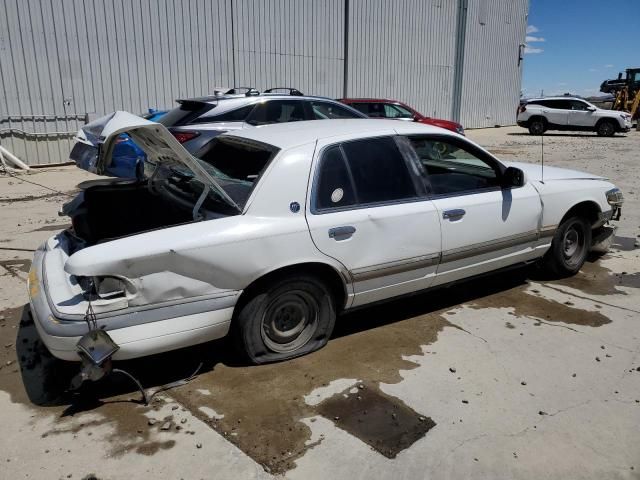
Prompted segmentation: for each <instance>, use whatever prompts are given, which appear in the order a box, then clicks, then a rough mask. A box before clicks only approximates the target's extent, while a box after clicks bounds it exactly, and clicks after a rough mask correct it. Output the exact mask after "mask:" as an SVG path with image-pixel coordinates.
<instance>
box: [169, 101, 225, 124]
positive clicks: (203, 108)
mask: <svg viewBox="0 0 640 480" xmlns="http://www.w3.org/2000/svg"><path fill="white" fill-rule="evenodd" d="M213 107H215V104H212V103H206V102H189V101H184V102H182V103H181V104H180V106H179V107H177V108H174V109H173V110H169V111H168V112H167V113H166V114H165V115H163V116H162V117H161V118H160V119H159V120H158V123H161V124H162V125H164V126H165V127H177V126H179V125H186V124H187V123H189V122H190V121H191V120H193V119H195V118H198V117H199V116H200V115H203V114H205V113H207V112H208V111H209V110H211V109H212V108H213Z"/></svg>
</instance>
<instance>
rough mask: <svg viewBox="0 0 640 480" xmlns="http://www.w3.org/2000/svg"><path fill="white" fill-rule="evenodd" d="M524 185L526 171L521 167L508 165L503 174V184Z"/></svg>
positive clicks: (509, 185)
mask: <svg viewBox="0 0 640 480" xmlns="http://www.w3.org/2000/svg"><path fill="white" fill-rule="evenodd" d="M523 185H524V172H523V171H522V170H520V169H519V168H515V167H508V168H507V169H506V170H505V171H504V173H503V174H502V186H503V187H505V188H508V187H522V186H523Z"/></svg>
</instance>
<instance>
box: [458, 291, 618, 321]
mask: <svg viewBox="0 0 640 480" xmlns="http://www.w3.org/2000/svg"><path fill="white" fill-rule="evenodd" d="M469 306H470V307H471V308H476V309H482V308H512V309H513V313H514V315H516V316H518V317H531V318H537V319H540V320H544V321H546V322H559V323H566V324H573V325H584V326H589V327H600V326H602V325H606V324H607V323H611V320H610V319H609V318H608V317H606V316H604V315H603V314H602V313H601V312H594V311H589V310H581V309H579V308H573V307H571V306H569V305H566V304H564V303H560V302H556V301H555V300H551V299H548V298H544V297H542V296H541V295H540V294H539V293H527V292H526V287H517V288H514V289H511V290H506V291H503V292H499V293H496V294H494V295H491V296H489V297H484V298H482V299H478V300H476V301H474V302H472V303H471V304H470V305H469Z"/></svg>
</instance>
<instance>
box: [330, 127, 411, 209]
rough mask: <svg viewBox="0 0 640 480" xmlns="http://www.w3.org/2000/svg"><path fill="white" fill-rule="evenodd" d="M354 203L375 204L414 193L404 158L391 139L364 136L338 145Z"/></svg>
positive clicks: (404, 197) (408, 196) (407, 196)
mask: <svg viewBox="0 0 640 480" xmlns="http://www.w3.org/2000/svg"><path fill="white" fill-rule="evenodd" d="M342 148H343V150H344V153H345V155H346V160H347V165H348V166H349V170H350V172H351V175H352V177H353V181H354V185H355V191H356V198H357V200H358V203H361V204H366V203H378V202H388V201H394V200H401V199H406V198H413V197H416V196H417V193H416V190H415V186H414V183H413V180H412V178H411V174H410V173H409V169H408V168H407V164H406V162H405V159H404V157H403V156H402V154H401V153H400V150H399V149H398V146H397V145H396V142H395V141H394V139H393V138H390V137H383V138H368V139H366V140H356V141H353V142H347V143H344V144H343V145H342Z"/></svg>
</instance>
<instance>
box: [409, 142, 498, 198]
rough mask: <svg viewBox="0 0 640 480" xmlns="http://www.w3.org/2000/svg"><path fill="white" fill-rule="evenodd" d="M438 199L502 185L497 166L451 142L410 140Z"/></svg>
mask: <svg viewBox="0 0 640 480" xmlns="http://www.w3.org/2000/svg"><path fill="white" fill-rule="evenodd" d="M409 141H410V142H411V145H412V146H413V148H414V150H415V151H416V153H417V154H418V158H419V159H420V162H421V163H422V166H423V167H424V171H425V173H426V175H427V179H428V181H429V183H430V185H431V190H432V192H433V193H434V194H435V195H446V194H460V193H465V192H472V191H476V190H482V189H487V188H494V187H497V186H499V185H500V182H499V177H500V171H499V167H498V165H496V164H494V163H493V162H490V161H488V160H485V159H483V158H481V157H480V156H479V155H476V154H474V153H473V152H471V151H470V149H468V148H464V147H463V146H461V145H459V144H456V143H454V142H451V141H449V140H442V139H434V138H428V137H420V136H411V137H409Z"/></svg>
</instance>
